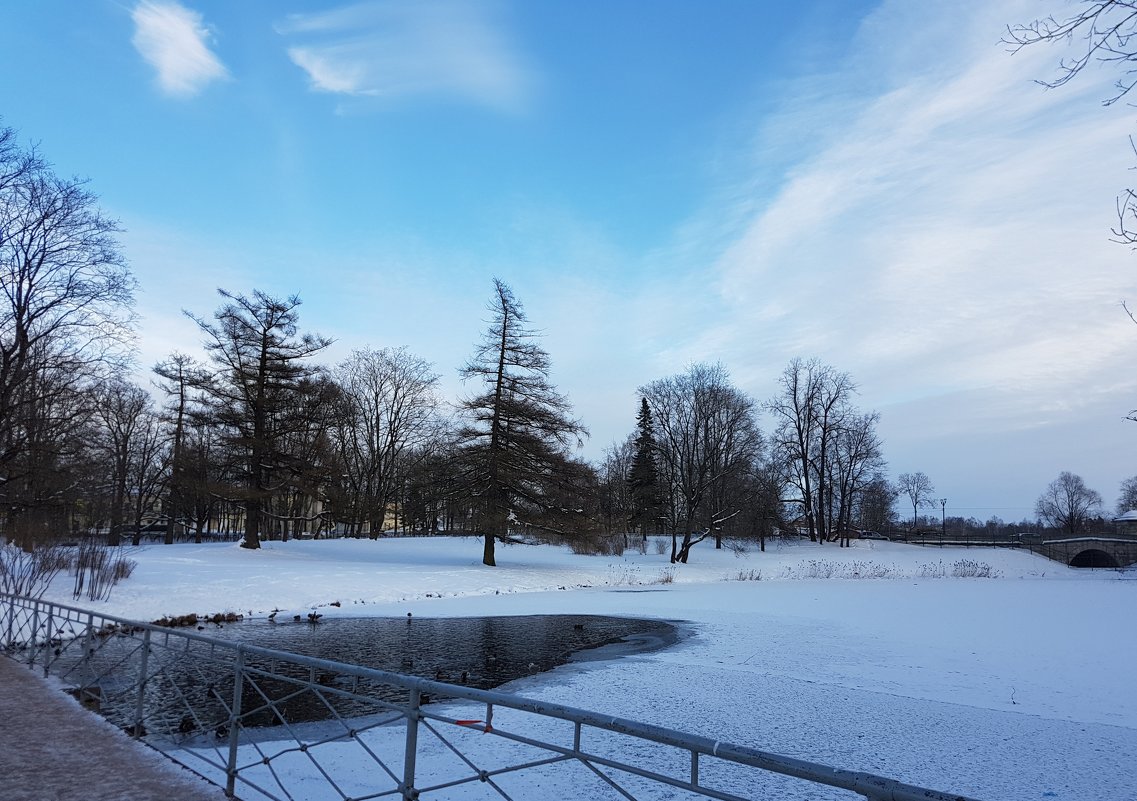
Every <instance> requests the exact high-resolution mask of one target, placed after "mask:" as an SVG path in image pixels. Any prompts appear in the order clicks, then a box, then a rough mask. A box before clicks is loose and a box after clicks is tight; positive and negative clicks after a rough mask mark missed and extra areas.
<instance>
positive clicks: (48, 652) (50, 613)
mask: <svg viewBox="0 0 1137 801" xmlns="http://www.w3.org/2000/svg"><path fill="white" fill-rule="evenodd" d="M54 612H55V606H54V604H50V603H49V604H48V605H47V627H46V631H45V633H44V643H43V647H44V654H43V677H44V678H45V679H46V678H47V677H48V675H49V674H50V673H51V662H52V659H51V658H52V657H53V656H55V649H54V648H52V647H51V624H52V622H53V621H54V620H55V614H54Z"/></svg>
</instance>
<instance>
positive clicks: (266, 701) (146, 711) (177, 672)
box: [0, 595, 971, 801]
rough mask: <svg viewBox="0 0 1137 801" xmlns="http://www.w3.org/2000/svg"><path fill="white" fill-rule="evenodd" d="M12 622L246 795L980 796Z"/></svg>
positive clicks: (15, 608) (620, 725)
mask: <svg viewBox="0 0 1137 801" xmlns="http://www.w3.org/2000/svg"><path fill="white" fill-rule="evenodd" d="M0 615H2V617H0V637H3V641H2V646H3V651H4V653H6V654H7V655H8V656H10V657H12V658H14V659H18V660H20V661H22V662H24V663H26V664H27V665H28V666H29V667H34V668H40V669H42V671H43V673H44V675H45V676H46V675H53V676H55V677H56V678H58V679H59V680H60V681H62V682H63V683H64V684H65V685H66V686H68V687H71V688H73V692H74V694H75V695H76V697H77V698H79V700H80V701H82V702H83V703H84V704H86V705H87V706H89V707H91V708H93V709H95V710H97V711H98V712H99V713H100V714H102V715H103V716H105V717H106V718H107V719H108V720H110V721H111V722H113V723H115V724H116V725H118V726H120V727H122V728H123V729H124V730H126V731H128V732H129V733H131V734H132V735H134V736H135V737H137V738H138V739H140V740H142V741H143V742H145V743H146V744H148V745H150V746H151V747H153V748H155V749H157V750H159V751H161V752H162V753H163V754H165V755H166V756H168V757H169V758H170V759H172V760H174V761H175V762H178V763H179V764H181V765H184V766H185V767H187V768H189V769H191V770H193V771H194V772H196V773H198V774H200V775H201V776H204V777H205V778H206V779H209V780H210V781H212V782H214V783H216V784H218V785H220V786H222V787H224V788H225V789H226V792H227V793H228V794H229V795H231V796H235V797H238V798H240V799H245V800H246V801H254V800H255V801H261V800H262V799H271V800H272V801H364V799H374V798H398V799H404V800H405V801H411V800H412V799H419V798H430V799H445V798H462V799H480V798H488V799H518V800H519V799H526V798H528V799H536V798H551V797H557V796H560V797H565V798H589V799H591V800H592V801H600V799H608V798H612V799H621V798H622V799H632V800H633V801H634V800H635V799H649V798H650V799H654V798H685V797H704V798H716V799H722V800H723V801H743V800H744V799H755V798H811V799H815V798H845V797H855V796H857V795H859V796H861V797H863V798H867V799H872V800H873V801H971V800H970V799H967V798H965V797H964V796H960V795H956V794H950V793H941V792H937V791H934V790H928V789H924V788H919V787H913V786H911V785H907V784H903V783H900V782H897V781H894V780H892V779H887V778H883V777H880V776H875V775H872V774H867V773H858V772H853V771H846V770H841V769H837V768H832V767H827V766H825V765H819V764H815V763H811V762H806V761H802V760H798V759H792V758H788V757H783V756H778V755H776V754H771V753H766V752H763V751H759V750H756V749H753V748H747V747H745V746H741V745H734V744H730V743H722V742H716V741H714V740H712V739H709V738H706V737H700V736H696V735H692V734H686V733H684V732H680V731H674V730H671V729H666V728H662V727H659V726H652V725H648V724H644V723H638V722H635V721H631V720H623V719H620V718H615V717H612V716H609V715H604V714H600V713H596V712H588V711H585V710H581V709H573V708H571V707H565V706H561V705H557V704H551V703H545V702H541V701H535V700H528V699H525V698H522V697H518V696H515V695H510V694H508V693H502V692H494V691H487V690H478V689H473V688H470V687H464V686H455V685H450V684H445V683H442V682H437V681H430V680H426V679H420V678H416V677H412V676H405V675H401V674H397V673H390V672H386V671H381V670H372V669H369V668H365V667H360V666H357V665H348V664H343V663H339V662H332V661H329V660H323V659H316V658H311V657H306V656H300V655H297V654H291V653H286V652H282V651H274V650H269V649H266V648H259V647H255V646H249V645H240V644H237V643H234V642H229V641H223V640H218V639H215V638H211V637H207V636H203V635H201V634H198V633H197V632H196V631H183V630H175V629H168V628H163V627H159V626H156V625H151V624H145V623H138V622H135V621H131V620H125V619H122V618H117V617H112V616H109V615H103V614H99V613H96V612H92V611H90V610H85V609H80V608H77V607H72V606H65V605H62V604H55V603H49V602H45V601H41V600H36V599H32V598H25V597H19V596H12V595H0ZM819 785H821V786H819ZM826 788H833V789H826Z"/></svg>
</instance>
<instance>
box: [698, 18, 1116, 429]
mask: <svg viewBox="0 0 1137 801" xmlns="http://www.w3.org/2000/svg"><path fill="white" fill-rule="evenodd" d="M908 5H909V4H907V3H905V2H897V3H886V4H885V5H884V6H883V7H882V9H880V10H879V11H878V12H877V13H876V14H875V15H874V16H873V17H872V18H871V19H870V20H869V21H868V23H867V24H866V26H865V31H864V32H863V33H862V36H861V51H862V52H869V53H873V54H878V55H874V56H871V63H868V62H865V63H862V64H860V65H858V68H860V69H863V70H864V71H865V73H866V74H869V73H870V72H871V73H872V74H873V75H878V76H879V75H885V76H898V77H897V78H895V79H894V83H892V84H891V85H889V84H888V82H887V81H885V80H880V79H879V78H878V79H876V80H873V79H866V81H865V83H864V84H859V83H858V82H857V81H856V80H854V81H852V82H850V81H848V80H845V79H842V80H841V81H840V85H841V87H842V89H843V90H844V91H845V92H846V93H848V92H850V89H851V91H852V92H854V93H858V94H859V99H858V102H857V103H856V104H853V105H850V104H849V102H848V100H849V98H848V95H847V94H846V96H845V97H841V98H835V99H834V101H833V103H831V104H829V105H828V106H827V107H824V108H822V109H820V110H819V113H818V114H816V115H812V114H811V115H808V116H807V117H806V118H807V119H812V120H813V121H814V122H816V121H817V120H818V119H819V118H824V116H825V112H826V111H827V110H828V111H831V112H833V117H832V118H831V120H830V122H829V125H828V126H827V127H824V128H819V129H817V130H815V131H811V130H802V129H800V128H799V129H797V132H796V133H797V136H799V137H802V138H807V137H810V136H813V137H815V139H816V141H818V142H819V145H818V147H817V149H816V152H815V153H813V154H812V155H810V156H809V157H807V158H805V159H803V160H802V161H800V162H799V163H797V164H796V165H794V166H793V167H792V168H791V169H790V171H789V173H788V175H787V176H786V178H785V180H784V182H783V183H782V185H781V186H780V188H779V189H778V190H777V192H776V193H775V194H774V195H773V196H771V197H770V198H769V199H768V202H766V203H765V204H764V205H763V206H762V207H761V208H759V209H758V210H756V211H755V212H753V213H752V215H751V216H750V218H749V219H748V220H747V221H746V222H745V223H744V224H743V225H742V226H740V229H739V231H738V232H737V235H736V238H735V240H734V242H733V243H732V244H731V245H730V246H729V247H728V248H727V249H726V250H725V252H724V253H723V255H722V256H721V258H720V259H719V260H718V263H717V266H716V269H715V272H714V279H715V281H716V282H717V287H718V290H719V298H720V301H721V307H722V308H721V317H720V319H721V320H722V323H721V324H720V325H716V326H712V327H710V328H709V329H708V330H706V332H705V333H704V335H703V336H702V337H701V338H700V340H699V341H698V342H695V343H693V344H692V346H691V347H692V350H693V351H696V352H700V351H701V352H708V351H711V352H718V353H724V357H725V358H732V357H733V358H735V359H738V360H740V361H745V360H753V359H754V357H755V356H756V355H757V356H759V358H768V359H778V358H781V359H783V360H784V359H787V358H788V357H789V356H792V355H798V354H800V355H807V356H808V355H819V356H821V357H822V358H824V359H826V360H827V361H830V362H833V363H834V364H836V365H837V366H839V367H841V368H843V369H847V370H850V371H852V372H853V373H854V375H856V376H858V377H859V378H860V379H861V381H862V384H864V385H866V386H871V387H872V389H873V395H874V396H875V400H876V401H877V402H878V403H881V404H886V403H890V402H903V400H904V399H905V398H910V397H912V395H913V387H919V388H920V390H919V392H920V393H922V394H925V395H936V394H939V393H947V392H956V391H959V390H971V389H983V390H985V391H989V392H991V393H994V392H997V391H1000V390H1002V389H1003V388H1010V387H1013V388H1014V391H1015V393H1016V394H1017V397H1018V398H1019V402H1018V403H1017V404H1004V403H999V404H991V410H992V412H994V410H995V409H999V410H1000V413H999V414H998V415H997V417H998V419H995V417H996V415H994V414H993V413H992V414H991V415H988V416H987V426H989V427H991V428H992V429H995V428H999V427H1002V426H1005V425H1007V422H1008V420H1007V417H1006V416H1005V415H1010V417H1011V418H1012V419H1013V418H1014V417H1015V416H1017V417H1018V419H1020V420H1022V421H1023V424H1024V425H1025V424H1027V421H1029V420H1032V419H1033V417H1032V416H1033V415H1035V413H1036V412H1038V411H1039V410H1041V409H1058V408H1068V407H1070V406H1071V405H1077V403H1078V400H1079V399H1080V398H1085V397H1086V395H1087V393H1086V392H1085V390H1084V388H1085V387H1086V386H1088V385H1096V384H1099V383H1100V382H1101V381H1103V380H1104V379H1105V378H1106V377H1107V376H1109V375H1110V374H1111V372H1113V371H1116V370H1118V369H1120V368H1121V367H1122V362H1123V359H1122V354H1121V351H1122V350H1123V349H1124V347H1123V345H1124V343H1125V337H1124V333H1125V332H1126V331H1129V330H1130V326H1131V324H1130V323H1129V321H1128V320H1127V319H1126V318H1125V317H1124V315H1123V314H1122V313H1121V309H1120V308H1119V306H1118V303H1119V301H1120V300H1121V299H1122V298H1123V297H1124V292H1125V288H1126V286H1127V285H1128V286H1131V284H1132V282H1131V276H1130V275H1129V274H1128V272H1127V270H1126V269H1125V268H1124V267H1122V266H1119V264H1118V262H1119V261H1122V260H1124V259H1125V254H1124V252H1122V251H1121V250H1120V249H1119V248H1118V247H1117V246H1116V245H1113V244H1111V243H1110V242H1109V241H1108V226H1109V223H1110V212H1111V204H1112V199H1113V196H1114V194H1115V193H1116V191H1117V190H1118V189H1119V187H1120V186H1121V185H1122V182H1123V181H1125V180H1126V178H1127V177H1128V176H1127V175H1126V169H1127V168H1128V167H1129V164H1128V163H1127V157H1128V156H1130V155H1131V154H1130V153H1128V151H1127V147H1126V135H1127V133H1128V130H1129V126H1130V120H1128V119H1127V118H1126V117H1125V115H1117V114H1114V115H1111V114H1108V113H1104V112H1102V111H1101V110H1100V109H1099V108H1098V104H1097V98H1098V97H1099V92H1101V91H1103V89H1102V87H1103V86H1105V85H1106V82H1107V81H1108V76H1106V75H1101V76H1099V77H1101V78H1102V79H1104V80H1103V81H1101V82H1097V83H1096V84H1095V83H1094V81H1095V76H1092V75H1087V76H1086V79H1085V81H1083V82H1082V83H1081V84H1079V85H1078V86H1070V87H1067V88H1066V89H1064V90H1063V91H1062V92H1046V91H1044V90H1042V89H1041V88H1039V87H1038V86H1037V85H1035V84H1033V83H1032V79H1033V78H1036V77H1040V76H1046V75H1047V74H1048V69H1049V68H1050V67H1051V66H1052V64H1053V63H1054V61H1055V60H1056V59H1057V58H1058V57H1059V55H1060V54H1059V53H1055V52H1053V51H1051V52H1043V51H1041V50H1040V51H1039V52H1037V53H1033V52H1032V53H1022V54H1019V55H1016V56H1013V57H1012V56H1011V55H1009V54H1008V53H1007V52H1006V51H1005V49H1003V48H1002V47H1000V46H999V44H998V38H999V35H1000V33H1001V30H1002V26H1003V25H1005V24H1006V23H1007V22H1009V21H1014V20H1015V19H1016V16H1014V15H1015V14H1020V15H1021V16H1022V18H1029V15H1030V14H1031V13H1032V12H1031V8H1030V7H1029V6H1026V7H1025V11H1023V7H1020V6H1016V5H1013V4H1004V5H1002V6H1000V7H999V8H997V9H994V10H988V9H987V8H986V7H985V4H979V3H976V4H970V5H969V6H968V7H967V8H966V9H963V10H961V9H960V8H957V7H955V6H953V8H952V9H950V10H948V9H945V10H944V13H943V15H942V19H939V20H937V19H936V18H935V17H933V15H931V14H930V13H928V14H925V13H924V11H926V9H925V10H924V11H922V12H921V13H922V14H924V16H923V17H922V20H921V26H920V27H919V29H918V30H919V33H920V37H921V42H922V44H921V48H920V49H919V51H918V54H917V52H916V51H915V49H913V50H912V51H907V50H906V49H904V48H903V47H902V46H900V45H895V44H894V43H897V42H904V41H905V37H906V36H907V35H908V33H907V32H908V31H910V30H912V28H911V27H908V22H910V20H906V11H905V9H906V7H907V6H908ZM930 52H934V53H937V56H936V58H935V59H929V58H928V57H927V55H926V54H927V53H930ZM882 53H883V54H887V55H885V56H881V55H879V54H882ZM916 59H923V62H922V64H921V63H917V62H916ZM898 62H900V63H898ZM900 76H903V77H902V78H901V77H900ZM848 77H850V76H844V78H848ZM853 77H855V76H853ZM871 84H875V85H873V86H872V87H871V90H867V91H866V90H865V89H863V88H861V87H863V86H865V85H871ZM802 119H803V117H802V115H798V114H787V115H786V116H785V117H784V118H782V120H781V122H780V123H778V122H776V123H775V125H777V124H784V125H792V126H796V125H798V124H800V122H801V120H802ZM835 132H839V133H835ZM747 202H748V203H749V202H752V201H749V200H748V201H747ZM755 343H773V344H772V345H759V346H757V347H756V345H755ZM1111 383H1112V382H1111ZM978 416H979V417H983V415H978Z"/></svg>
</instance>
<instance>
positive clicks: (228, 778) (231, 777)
mask: <svg viewBox="0 0 1137 801" xmlns="http://www.w3.org/2000/svg"><path fill="white" fill-rule="evenodd" d="M244 685H245V649H244V648H242V647H241V646H237V661H236V662H235V664H234V670H233V707H232V708H231V709H230V710H229V764H228V766H227V768H226V769H225V795H227V796H229V797H230V798H232V797H233V795H234V794H235V792H236V788H237V744H238V743H239V741H240V739H241V731H240V726H241V692H242V690H243V689H244Z"/></svg>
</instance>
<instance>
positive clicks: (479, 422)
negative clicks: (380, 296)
mask: <svg viewBox="0 0 1137 801" xmlns="http://www.w3.org/2000/svg"><path fill="white" fill-rule="evenodd" d="M487 308H488V309H489V311H490V312H491V314H492V315H493V318H492V319H491V321H490V325H489V327H488V328H487V329H486V332H485V334H484V336H483V337H482V341H481V342H480V343H479V344H478V346H477V348H476V349H475V351H474V355H473V357H472V358H471V359H470V361H469V362H468V363H467V364H466V365H465V366H464V367H463V368H462V369H461V370H460V371H459V372H460V375H461V377H462V380H463V381H468V380H470V379H475V380H477V381H478V382H479V383H480V385H481V391H480V392H479V393H478V394H476V395H474V396H473V397H469V398H466V399H464V400H463V401H462V402H461V407H462V409H464V410H465V412H466V413H467V415H468V416H469V419H468V422H467V424H466V425H465V426H464V427H463V428H462V429H461V431H460V439H461V441H462V442H463V443H464V444H465V446H466V449H467V456H468V457H469V459H468V465H469V466H468V469H467V470H468V471H467V475H466V483H467V488H468V491H469V492H470V494H471V497H473V498H476V499H477V501H478V503H477V504H476V505H477V507H478V508H477V514H478V521H477V522H478V528H479V529H480V531H481V533H482V535H483V538H484V540H485V544H484V550H483V554H482V562H483V563H484V564H486V565H489V566H491V567H492V566H494V565H495V564H496V561H495V558H494V544H495V542H496V540H498V539H504V538H505V537H506V536H507V534H508V529H509V525H510V522H511V519H512V520H513V521H516V523H517V524H518V525H523V526H530V527H535V528H539V529H545V530H555V528H554V526H555V524H554V523H553V522H552V519H553V517H555V516H556V513H557V512H561V513H564V512H567V511H569V509H570V508H571V507H569V506H568V505H567V504H565V498H566V489H567V488H570V487H571V486H572V485H573V484H575V483H576V478H577V471H576V470H575V469H574V465H575V463H574V462H573V460H572V459H571V458H570V456H569V454H568V448H569V444H570V443H571V442H573V441H576V442H578V443H579V440H580V437H582V436H586V435H587V431H585V429H584V427H583V426H582V425H581V424H580V422H579V421H576V420H573V419H571V418H570V417H569V414H570V406H569V402H568V400H567V399H566V398H565V397H564V396H563V395H561V394H560V393H558V392H557V390H556V388H555V387H554V386H553V385H552V384H551V383H550V381H549V355H548V354H547V353H546V352H545V351H544V349H542V348H541V346H540V344H538V342H537V341H536V340H537V332H535V331H534V330H533V329H531V328H528V327H526V323H527V322H528V320H527V318H526V317H525V312H524V309H523V308H522V306H521V303H520V301H518V300H517V299H516V298H515V297H514V296H513V291H512V290H511V289H510V288H509V287H508V286H506V285H505V284H504V283H502V282H501V281H500V280H498V279H496V278H495V279H494V295H493V299H492V300H491V301H490V303H489V305H488V306H487ZM559 533H565V532H564V531H563V530H562V531H560V532H559Z"/></svg>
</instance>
